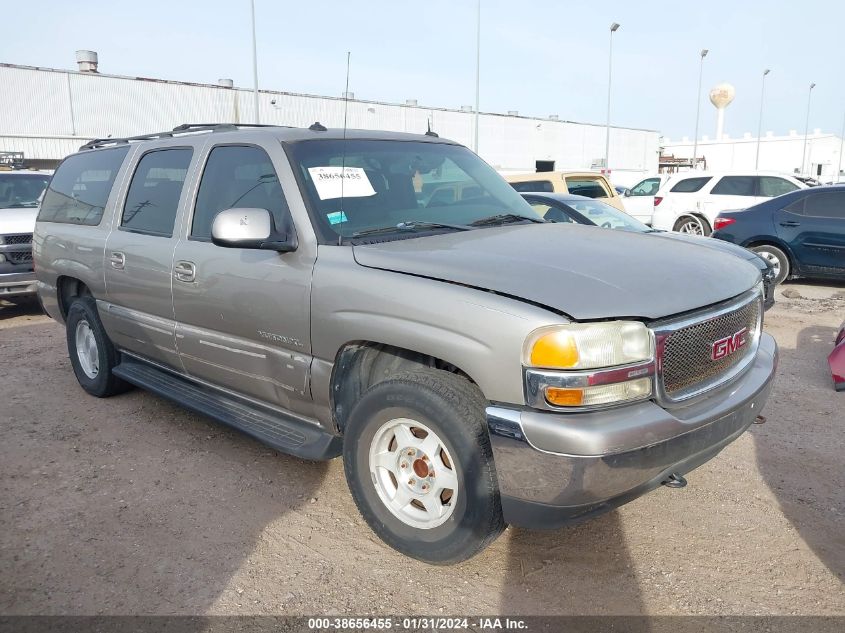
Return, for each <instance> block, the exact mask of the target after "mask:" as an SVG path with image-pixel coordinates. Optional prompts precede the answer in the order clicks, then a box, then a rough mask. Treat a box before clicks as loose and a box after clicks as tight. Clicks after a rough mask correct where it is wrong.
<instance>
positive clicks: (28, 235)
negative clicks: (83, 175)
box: [0, 170, 50, 298]
mask: <svg viewBox="0 0 845 633" xmlns="http://www.w3.org/2000/svg"><path fill="white" fill-rule="evenodd" d="M49 181H50V174H49V173H46V172H43V171H23V170H19V171H0V298H5V297H16V296H21V295H34V294H35V272H34V271H33V268H32V232H33V230H34V229H35V217H36V216H37V215H38V205H39V200H40V198H41V194H42V193H43V192H44V189H45V188H46V187H47V183H48V182H49Z"/></svg>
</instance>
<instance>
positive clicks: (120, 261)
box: [109, 251, 126, 270]
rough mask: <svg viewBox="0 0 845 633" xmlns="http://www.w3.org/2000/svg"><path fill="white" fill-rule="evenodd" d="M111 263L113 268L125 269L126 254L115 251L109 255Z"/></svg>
mask: <svg viewBox="0 0 845 633" xmlns="http://www.w3.org/2000/svg"><path fill="white" fill-rule="evenodd" d="M109 263H110V264H111V267H112V268H114V269H116V270H123V268H124V266H126V255H124V254H123V253H120V252H118V251H115V252H113V253H112V254H111V255H110V256H109Z"/></svg>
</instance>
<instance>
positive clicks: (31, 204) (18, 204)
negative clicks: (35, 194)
mask: <svg viewBox="0 0 845 633" xmlns="http://www.w3.org/2000/svg"><path fill="white" fill-rule="evenodd" d="M37 206H38V203H37V202H16V203H15V204H10V205H9V206H8V207H6V208H7V209H32V208H34V207H37Z"/></svg>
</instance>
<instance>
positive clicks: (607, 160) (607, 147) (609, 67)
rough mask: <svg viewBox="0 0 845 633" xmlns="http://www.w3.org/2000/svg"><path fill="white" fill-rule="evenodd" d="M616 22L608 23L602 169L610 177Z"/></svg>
mask: <svg viewBox="0 0 845 633" xmlns="http://www.w3.org/2000/svg"><path fill="white" fill-rule="evenodd" d="M619 26H620V25H619V24H617V23H616V22H614V23H612V24H611V25H610V49H609V51H608V55H607V125H606V126H605V128H606V132H605V138H604V171H605V174H607V177H608V178H610V88H611V86H612V82H613V34H614V33H616V31H617V30H619Z"/></svg>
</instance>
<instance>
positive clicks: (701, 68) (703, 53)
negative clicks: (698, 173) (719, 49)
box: [692, 48, 710, 169]
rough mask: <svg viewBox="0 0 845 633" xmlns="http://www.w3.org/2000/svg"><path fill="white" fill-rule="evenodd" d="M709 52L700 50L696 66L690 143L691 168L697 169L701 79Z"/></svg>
mask: <svg viewBox="0 0 845 633" xmlns="http://www.w3.org/2000/svg"><path fill="white" fill-rule="evenodd" d="M709 52H710V51H709V50H708V49H706V48H702V49H701V53H700V55H701V63H700V64H699V65H698V99H697V100H696V102H695V138H694V139H693V142H692V168H693V169H697V168H698V163H696V162H695V158H696V155H697V154H698V117H699V115H700V114H701V77H702V76H703V75H704V58H705V57H707V53H709Z"/></svg>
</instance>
